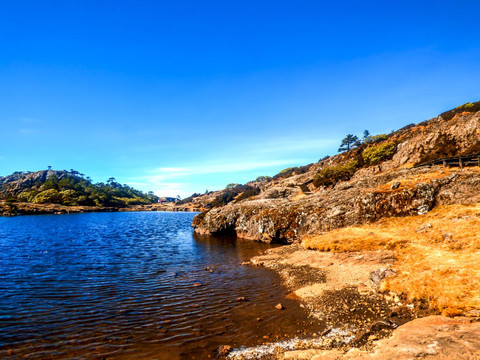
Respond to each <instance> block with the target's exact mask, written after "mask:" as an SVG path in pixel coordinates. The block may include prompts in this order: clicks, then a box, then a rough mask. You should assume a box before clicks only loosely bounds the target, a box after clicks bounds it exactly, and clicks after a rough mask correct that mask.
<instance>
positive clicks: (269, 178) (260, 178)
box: [254, 176, 272, 182]
mask: <svg viewBox="0 0 480 360" xmlns="http://www.w3.org/2000/svg"><path fill="white" fill-rule="evenodd" d="M270 180H272V178H271V177H270V176H259V177H257V178H256V179H255V180H254V181H255V182H262V181H270Z"/></svg>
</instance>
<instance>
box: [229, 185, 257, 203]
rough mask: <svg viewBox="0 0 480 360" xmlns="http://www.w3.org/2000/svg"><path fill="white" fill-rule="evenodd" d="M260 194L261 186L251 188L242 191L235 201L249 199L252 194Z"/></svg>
mask: <svg viewBox="0 0 480 360" xmlns="http://www.w3.org/2000/svg"><path fill="white" fill-rule="evenodd" d="M258 194H260V189H259V188H250V189H248V190H246V191H244V192H243V193H241V194H240V195H239V196H238V197H237V198H236V199H235V202H239V201H241V200H245V199H249V198H251V197H252V196H255V195H258Z"/></svg>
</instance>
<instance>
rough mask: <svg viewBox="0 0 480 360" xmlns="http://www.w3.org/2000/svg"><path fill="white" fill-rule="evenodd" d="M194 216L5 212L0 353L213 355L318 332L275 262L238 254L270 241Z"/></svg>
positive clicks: (0, 238)
mask: <svg viewBox="0 0 480 360" xmlns="http://www.w3.org/2000/svg"><path fill="white" fill-rule="evenodd" d="M193 216H194V214H191V213H162V212H133V213H132V212H126V213H91V214H75V215H52V216H50V215H45V216H19V217H14V218H1V217H0V291H1V296H0V358H2V359H9V358H11V359H18V358H28V359H31V358H32V359H67V358H78V359H84V358H88V359H109V358H113V359H208V358H209V357H213V355H212V354H213V352H214V351H215V349H216V348H217V347H218V346H219V345H222V344H230V345H233V346H234V347H235V346H240V345H242V344H244V345H256V344H261V343H263V342H266V341H271V340H273V339H276V338H277V337H278V338H280V339H285V338H289V337H290V338H291V337H293V334H295V333H297V331H298V329H300V328H301V329H307V330H308V329H310V328H312V331H313V328H314V324H313V326H312V324H311V322H310V320H309V319H307V318H306V315H305V313H304V311H303V309H301V308H300V306H299V304H298V303H297V302H296V301H293V300H289V299H286V298H285V296H286V292H285V289H283V288H282V287H281V286H278V285H277V284H279V283H280V282H279V279H278V278H277V276H276V275H275V274H274V273H272V272H270V271H269V270H266V269H262V268H256V267H251V266H245V265H240V263H241V262H243V261H246V260H248V259H249V258H250V257H252V256H254V255H257V254H260V253H261V252H262V251H264V250H265V249H268V248H270V247H271V246H270V245H266V244H260V243H255V242H251V241H240V240H235V239H232V238H213V237H198V236H194V235H193V232H192V229H191V227H190V224H191V221H192V218H193ZM206 268H208V269H206ZM210 270H211V271H210ZM212 271H213V272H212ZM241 296H244V297H246V298H247V299H248V300H249V301H247V302H237V301H236V299H237V298H238V297H241ZM279 302H281V303H282V304H284V305H285V306H286V310H284V311H279V310H276V309H275V308H274V306H275V305H276V304H277V303H279ZM257 318H261V319H262V321H257Z"/></svg>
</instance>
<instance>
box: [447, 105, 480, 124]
mask: <svg viewBox="0 0 480 360" xmlns="http://www.w3.org/2000/svg"><path fill="white" fill-rule="evenodd" d="M465 111H466V112H476V111H480V101H477V102H474V103H469V102H468V103H466V104H463V105H460V106H458V107H456V108H455V109H452V110H449V111H445V112H444V113H441V114H440V116H441V117H442V118H443V119H445V120H451V119H452V118H453V117H454V116H455V115H457V114H461V113H462V112H465Z"/></svg>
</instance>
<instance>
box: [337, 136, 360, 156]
mask: <svg viewBox="0 0 480 360" xmlns="http://www.w3.org/2000/svg"><path fill="white" fill-rule="evenodd" d="M357 141H358V136H355V135H352V134H348V135H347V136H345V137H344V138H343V140H342V143H341V144H340V147H339V148H338V151H339V152H340V151H348V150H350V149H351V148H352V145H354V144H355V143H356V142H357Z"/></svg>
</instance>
